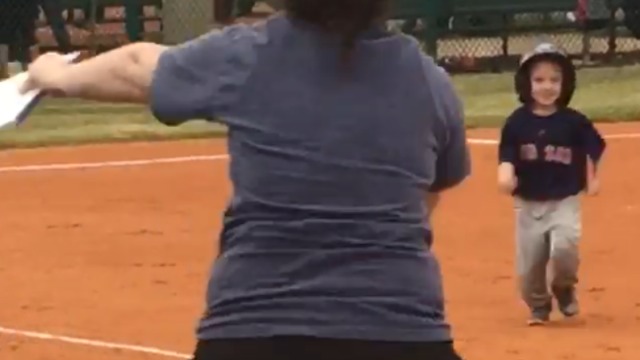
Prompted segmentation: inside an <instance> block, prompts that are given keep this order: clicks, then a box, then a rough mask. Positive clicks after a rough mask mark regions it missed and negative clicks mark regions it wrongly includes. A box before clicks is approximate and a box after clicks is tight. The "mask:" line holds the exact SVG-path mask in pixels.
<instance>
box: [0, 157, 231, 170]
mask: <svg viewBox="0 0 640 360" xmlns="http://www.w3.org/2000/svg"><path fill="white" fill-rule="evenodd" d="M228 158H229V156H228V155H226V154H223V155H200V156H182V157H170V158H156V159H145V160H123V161H101V162H91V163H68V164H44V165H22V166H5V167H0V173H9V172H27V171H48V170H80V169H96V168H108V167H128V166H142V165H155V164H171V163H187V162H197V161H216V160H225V159H228Z"/></svg>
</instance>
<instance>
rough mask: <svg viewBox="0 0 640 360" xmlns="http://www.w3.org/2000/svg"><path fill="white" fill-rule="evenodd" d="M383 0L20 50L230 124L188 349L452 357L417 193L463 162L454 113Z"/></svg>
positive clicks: (200, 353) (159, 103)
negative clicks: (39, 51) (388, 26)
mask: <svg viewBox="0 0 640 360" xmlns="http://www.w3.org/2000/svg"><path fill="white" fill-rule="evenodd" d="M392 5H393V4H392V1H391V0H286V1H284V6H285V11H284V12H283V13H281V14H277V15H275V16H273V17H271V18H270V19H268V20H267V21H266V22H264V23H262V24H259V25H256V26H247V25H234V26H230V27H228V28H226V29H225V30H223V31H222V32H211V33H208V34H205V35H203V36H202V37H200V38H198V39H195V40H192V41H189V42H187V43H185V44H182V45H179V46H176V47H165V46H161V45H157V44H150V43H135V44H131V45H127V46H124V47H122V48H119V49H116V50H113V51H111V52H107V53H104V54H102V55H99V56H96V57H95V58H92V59H90V60H87V61H84V62H81V63H79V64H74V65H67V64H65V62H64V60H63V59H62V58H61V56H60V55H59V54H45V55H43V56H41V57H40V58H39V59H38V60H37V61H36V62H35V63H34V64H33V65H32V66H31V68H30V70H29V71H30V75H31V77H32V82H31V87H42V88H44V89H46V90H49V91H50V92H52V93H54V94H62V95H64V96H68V97H76V98H84V99H91V100H99V101H110V102H114V101H121V102H133V103H144V104H148V105H149V107H150V109H151V111H152V112H153V114H154V115H155V116H156V118H157V119H158V120H159V121H161V122H163V123H164V124H167V125H178V124H181V123H183V122H185V121H187V120H189V119H195V118H204V119H209V120H212V121H213V120H216V121H220V122H222V123H224V124H225V125H227V126H228V128H229V138H228V150H229V154H230V158H231V162H230V178H231V181H232V184H233V189H234V190H233V195H232V199H231V201H230V203H229V206H228V208H227V210H226V212H225V213H224V226H223V229H222V232H221V238H220V243H221V246H220V247H221V252H220V254H219V257H218V258H217V259H216V261H215V264H214V267H213V269H212V274H211V278H210V281H209V285H208V289H207V296H206V312H205V315H204V316H203V317H202V319H201V320H200V322H199V326H198V331H197V338H198V343H197V348H196V351H195V359H196V360H236V359H237V360H270V359H278V360H281V359H295V360H298V359H304V360H314V359H332V360H340V359H345V360H365V359H368V360H376V359H378V360H401V359H402V360H411V359H420V360H427V359H428V360H457V359H460V358H459V356H458V355H457V354H456V351H455V350H454V346H453V341H452V335H451V330H450V326H449V325H448V323H447V322H446V317H445V309H444V296H443V288H442V283H441V281H442V280H441V274H440V269H439V265H438V262H437V260H436V258H435V256H434V255H433V253H432V252H431V250H430V248H431V244H432V233H431V230H430V225H429V221H428V215H429V213H430V211H431V210H432V209H429V208H428V206H427V205H426V203H425V201H424V199H425V197H426V194H427V193H429V194H437V193H439V192H441V191H442V190H445V189H448V188H451V187H453V186H455V185H457V184H459V183H461V182H462V181H463V180H464V178H465V177H466V176H467V175H468V174H469V168H470V166H469V162H470V161H469V156H468V149H467V146H466V139H465V133H464V126H463V119H462V117H463V114H462V109H461V104H460V101H459V99H458V97H457V95H456V94H455V91H454V88H453V86H452V84H451V82H450V79H449V77H448V76H447V74H446V73H445V72H444V71H442V69H440V68H439V67H438V66H436V65H435V64H434V62H433V60H432V59H431V58H429V57H427V56H425V55H424V54H423V53H422V52H421V50H420V48H419V45H418V43H417V42H416V41H415V40H414V39H412V38H410V37H408V36H404V35H399V34H391V33H388V32H387V31H385V26H384V24H385V19H386V16H387V15H388V14H389V12H390V11H391V6H392ZM178 186H179V184H174V186H169V187H167V189H168V191H175V188H177V187H178ZM172 188H173V190H172ZM425 244H426V245H425ZM158 321H162V319H161V318H159V319H158Z"/></svg>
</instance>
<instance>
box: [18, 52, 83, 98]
mask: <svg viewBox="0 0 640 360" xmlns="http://www.w3.org/2000/svg"><path fill="white" fill-rule="evenodd" d="M70 66H72V65H71V64H70V63H69V60H68V59H67V58H65V56H64V55H62V54H58V53H54V52H50V53H45V54H43V55H41V56H39V57H38V58H37V59H36V60H35V61H34V62H33V63H31V64H30V65H29V69H28V71H27V72H28V74H29V80H28V81H27V82H26V83H25V85H24V86H23V88H22V89H21V90H22V92H23V93H24V92H28V91H30V90H34V89H40V90H44V91H45V92H47V93H50V94H52V95H54V96H55V95H64V89H63V88H62V85H63V84H62V81H61V80H62V79H63V78H64V76H65V72H66V70H67V69H68V68H69V67H70Z"/></svg>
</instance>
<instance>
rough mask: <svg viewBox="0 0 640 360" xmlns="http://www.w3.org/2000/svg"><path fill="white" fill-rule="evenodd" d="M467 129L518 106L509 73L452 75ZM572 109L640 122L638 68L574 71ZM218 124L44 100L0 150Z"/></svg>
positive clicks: (204, 130)
mask: <svg viewBox="0 0 640 360" xmlns="http://www.w3.org/2000/svg"><path fill="white" fill-rule="evenodd" d="M453 79H454V83H455V86H456V88H457V89H458V92H459V94H460V96H461V97H462V99H463V101H464V104H465V112H466V122H467V125H468V126H469V127H496V126H500V125H501V124H502V122H503V121H504V119H505V117H506V116H507V115H508V114H509V113H510V112H511V111H512V110H513V109H514V107H515V106H517V105H518V103H517V101H516V96H515V93H514V91H513V74H512V73H505V74H478V75H457V76H454V78H453ZM578 79H579V85H578V91H577V93H576V96H575V97H574V102H573V106H574V107H576V108H578V109H579V110H581V111H583V112H585V113H586V114H587V115H589V116H590V117H591V118H592V119H593V120H594V121H598V122H600V121H631V120H640V66H629V67H624V68H599V69H585V70H581V71H580V72H579V77H578ZM224 134H225V128H224V127H223V126H221V125H216V124H211V123H206V122H204V121H193V122H191V123H187V124H185V125H182V126H179V127H167V126H164V125H162V124H160V123H158V122H157V121H156V120H155V119H154V118H153V117H152V116H151V114H150V113H149V112H148V111H147V110H145V109H144V108H143V107H140V106H132V105H113V104H102V103H93V102H81V101H77V100H59V99H58V100H50V99H49V100H46V101H45V102H44V103H43V104H42V105H41V106H40V107H38V108H37V109H36V111H35V112H34V113H33V114H32V116H31V117H30V118H29V120H28V121H27V122H26V123H25V124H24V125H23V126H22V127H20V128H15V127H13V126H8V127H5V128H3V129H0V148H15V147H36V146H48V145H69V144H83V143H96V142H118V141H134V140H145V141H149V140H167V139H184V138H208V137H214V136H223V135H224Z"/></svg>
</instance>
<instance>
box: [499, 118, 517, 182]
mask: <svg viewBox="0 0 640 360" xmlns="http://www.w3.org/2000/svg"><path fill="white" fill-rule="evenodd" d="M517 156H518V147H517V142H516V139H515V134H514V131H513V121H512V120H511V118H509V119H507V121H506V123H505V124H504V126H503V127H502V132H501V135H500V144H499V145H498V188H499V189H500V191H502V192H504V193H507V194H511V193H512V192H513V191H514V190H515V188H516V186H517V185H518V179H517V178H516V171H515V166H514V164H515V162H516V160H517Z"/></svg>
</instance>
